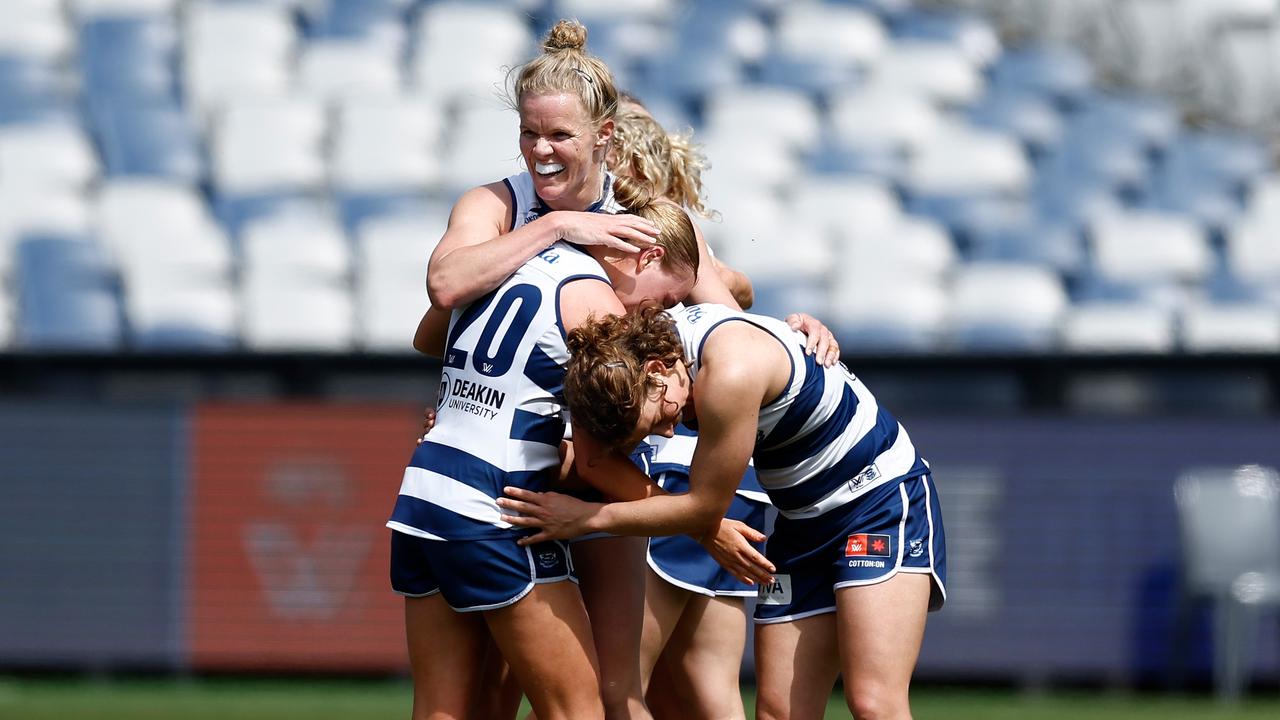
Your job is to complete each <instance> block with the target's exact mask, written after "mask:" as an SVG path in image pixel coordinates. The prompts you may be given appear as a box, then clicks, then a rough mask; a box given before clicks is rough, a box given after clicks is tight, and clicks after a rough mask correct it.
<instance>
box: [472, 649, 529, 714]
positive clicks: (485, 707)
mask: <svg viewBox="0 0 1280 720" xmlns="http://www.w3.org/2000/svg"><path fill="white" fill-rule="evenodd" d="M485 632H486V633H487V632H488V629H487V628H486V629H485ZM480 677H481V678H482V679H481V681H480V682H481V690H480V696H479V697H478V698H476V700H475V707H476V711H475V716H476V717H478V718H492V719H493V720H513V718H515V716H516V712H517V711H518V710H519V709H520V700H521V698H523V697H524V691H523V690H521V689H520V683H518V682H516V676H515V673H513V672H511V666H510V665H509V664H507V659H506V658H504V657H502V652H501V651H499V650H498V645H497V644H496V643H494V642H493V639H492V638H490V639H489V647H488V650H487V652H486V654H485V657H484V669H483V671H482V672H481V674H480Z"/></svg>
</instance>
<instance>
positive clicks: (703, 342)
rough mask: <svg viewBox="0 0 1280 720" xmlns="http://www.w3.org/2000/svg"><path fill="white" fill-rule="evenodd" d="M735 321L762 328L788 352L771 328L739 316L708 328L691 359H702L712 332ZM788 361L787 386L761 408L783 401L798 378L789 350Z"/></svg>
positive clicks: (722, 320)
mask: <svg viewBox="0 0 1280 720" xmlns="http://www.w3.org/2000/svg"><path fill="white" fill-rule="evenodd" d="M694 307H697V306H696V305H695V306H694ZM733 320H738V321H740V322H744V323H747V324H748V325H754V326H756V327H757V328H760V330H762V331H764V333H765V334H766V335H768V336H769V337H771V338H773V339H774V340H777V341H778V344H779V345H781V346H782V349H783V350H787V344H786V343H785V342H783V340H782V338H780V337H778V336H777V335H774V334H773V331H771V330H770V329H769V328H767V327H765V326H763V325H761V324H760V323H758V322H755V321H753V320H752V319H751V318H750V317H740V316H738V317H727V318H721V319H719V320H717V321H715V322H714V323H712V324H711V327H709V328H707V329H706V331H705V332H704V333H703V334H702V340H701V341H699V342H698V351H697V352H696V353H694V354H693V355H692V356H691V357H695V358H701V357H702V348H703V346H704V345H706V344H707V340H708V339H709V338H710V337H711V332H712V331H713V330H715V329H716V328H718V327H720V326H721V325H723V324H725V323H727V322H730V321H733ZM687 350H688V348H686V351H687ZM787 361H788V362H790V363H791V373H790V374H789V375H788V376H787V384H786V385H784V386H783V390H782V392H780V393H778V397H775V398H773V399H772V400H770V401H769V402H767V403H765V404H764V405H761V407H764V406H765V405H772V404H773V403H776V402H778V401H779V400H781V399H782V398H783V397H785V396H786V394H787V390H788V389H790V388H791V383H792V382H793V381H794V380H795V377H796V364H795V361H794V360H792V359H791V352H790V351H789V350H787ZM811 364H812V361H811ZM693 426H694V429H695V430H696V429H697V421H696V420H695V421H693Z"/></svg>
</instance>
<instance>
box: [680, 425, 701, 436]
mask: <svg viewBox="0 0 1280 720" xmlns="http://www.w3.org/2000/svg"><path fill="white" fill-rule="evenodd" d="M675 430H676V435H684V436H685V437H698V431H696V430H693V429H691V428H690V427H689V426H687V425H685V424H684V423H682V422H680V423H676V428H675Z"/></svg>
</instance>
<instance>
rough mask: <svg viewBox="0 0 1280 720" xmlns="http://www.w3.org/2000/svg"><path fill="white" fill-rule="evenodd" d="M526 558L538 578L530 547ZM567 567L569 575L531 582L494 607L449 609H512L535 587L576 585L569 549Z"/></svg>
mask: <svg viewBox="0 0 1280 720" xmlns="http://www.w3.org/2000/svg"><path fill="white" fill-rule="evenodd" d="M524 556H525V557H526V558H528V560H529V573H530V574H531V575H534V576H536V575H537V574H538V571H537V568H535V567H534V566H533V549H532V548H529V547H525V548H524ZM565 567H567V568H568V569H569V572H568V573H566V574H564V575H559V576H556V577H550V578H540V579H535V580H531V581H529V584H528V585H526V586H525V587H524V589H523V590H521V591H520V592H518V593H516V595H515V596H514V597H512V598H511V599H509V600H505V601H503V602H497V603H493V604H492V605H471V606H468V607H464V608H460V607H454V606H453V605H449V607H450V608H451V609H453V611H454V612H460V613H468V612H484V611H486V610H501V609H502V608H504V607H510V606H512V605H515V604H516V603H518V602H520V601H521V600H523V599H524V598H525V596H526V595H528V594H529V593H531V592H533V586H534V585H545V584H548V583H557V582H564V581H566V580H568V581H569V582H572V583H574V584H575V585H576V584H577V582H578V581H577V580H575V579H574V577H573V561H572V560H570V559H569V553H568V550H567V549H566V550H565ZM436 592H439V591H438V590H437V591H436ZM445 603H446V604H448V603H449V601H448V600H447V599H446V600H445Z"/></svg>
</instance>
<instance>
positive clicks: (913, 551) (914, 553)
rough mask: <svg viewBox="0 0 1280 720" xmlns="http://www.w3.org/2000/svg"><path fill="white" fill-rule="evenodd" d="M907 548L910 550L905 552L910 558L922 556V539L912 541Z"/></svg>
mask: <svg viewBox="0 0 1280 720" xmlns="http://www.w3.org/2000/svg"><path fill="white" fill-rule="evenodd" d="M908 547H909V548H910V550H908V551H907V554H908V555H910V556H911V557H920V556H921V555H923V554H924V539H923V538H921V539H919V540H912V541H911V544H910V545H909V546H908Z"/></svg>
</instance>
